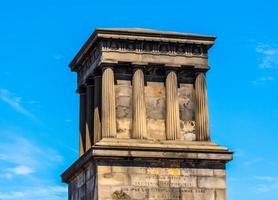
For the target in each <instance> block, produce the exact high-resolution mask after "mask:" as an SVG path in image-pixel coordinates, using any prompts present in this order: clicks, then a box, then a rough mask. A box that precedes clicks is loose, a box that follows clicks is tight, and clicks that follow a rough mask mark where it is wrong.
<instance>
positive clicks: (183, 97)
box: [115, 80, 196, 141]
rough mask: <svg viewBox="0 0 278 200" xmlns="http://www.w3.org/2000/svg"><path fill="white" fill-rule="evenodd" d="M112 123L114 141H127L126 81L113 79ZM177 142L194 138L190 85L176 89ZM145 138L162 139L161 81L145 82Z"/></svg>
mask: <svg viewBox="0 0 278 200" xmlns="http://www.w3.org/2000/svg"><path fill="white" fill-rule="evenodd" d="M115 95H116V122H117V138H131V130H132V85H131V81H129V80H117V83H116V84H115ZM178 96H179V115H180V131H181V136H182V137H181V140H188V141H193V140H196V136H195V121H194V88H193V84H180V85H179V88H178ZM145 103H146V115H147V132H148V134H147V138H149V139H157V140H165V139H166V133H165V131H166V130H165V126H166V125H165V118H166V94H165V84H164V82H149V81H148V82H147V83H146V86H145Z"/></svg>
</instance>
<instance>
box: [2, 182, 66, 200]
mask: <svg viewBox="0 0 278 200" xmlns="http://www.w3.org/2000/svg"><path fill="white" fill-rule="evenodd" d="M66 194H67V187H65V186H59V185H52V186H46V185H45V186H39V187H30V188H27V189H22V190H17V191H12V192H0V200H18V199H23V200H35V199H40V200H50V199H51V200H64V199H65V197H66Z"/></svg>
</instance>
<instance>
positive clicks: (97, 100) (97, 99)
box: [94, 76, 101, 143]
mask: <svg viewBox="0 0 278 200" xmlns="http://www.w3.org/2000/svg"><path fill="white" fill-rule="evenodd" d="M100 114H101V76H95V79H94V143H96V142H98V141H100V140H101V122H100V119H101V116H100Z"/></svg>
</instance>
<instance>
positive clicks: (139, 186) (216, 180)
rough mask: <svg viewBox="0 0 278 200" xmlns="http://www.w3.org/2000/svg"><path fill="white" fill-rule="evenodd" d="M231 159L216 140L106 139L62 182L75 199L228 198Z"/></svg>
mask: <svg viewBox="0 0 278 200" xmlns="http://www.w3.org/2000/svg"><path fill="white" fill-rule="evenodd" d="M138 144H140V145H139V146H138ZM231 159H232V153H231V152H229V151H228V150H227V149H226V148H223V147H220V146H217V145H216V144H213V143H211V142H173V141H167V142H166V141H165V142H162V143H160V144H155V143H154V142H150V141H148V142H147V141H145V142H144V141H139V140H125V139H120V140H119V139H113V138H106V139H103V140H101V141H100V142H99V143H97V144H96V145H94V146H93V147H92V148H91V149H90V150H89V151H87V152H86V153H85V154H84V155H83V156H82V157H81V158H80V159H79V160H78V161H77V162H75V163H74V164H73V165H72V166H71V167H70V168H69V169H68V170H67V171H66V172H65V173H64V174H63V175H62V178H63V181H65V182H67V183H68V184H69V188H70V189H69V190H70V194H69V199H70V200H77V199H88V200H89V199H90V200H111V199H113V200H117V199H118V200H119V199H122V200H127V199H130V200H132V199H134V200H135V199H136V200H137V199H138V200H139V199H142V200H162V199H163V200H226V170H225V163H226V162H227V161H229V160H231Z"/></svg>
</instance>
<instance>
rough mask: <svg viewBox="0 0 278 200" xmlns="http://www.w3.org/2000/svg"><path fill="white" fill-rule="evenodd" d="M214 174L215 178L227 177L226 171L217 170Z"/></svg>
mask: <svg viewBox="0 0 278 200" xmlns="http://www.w3.org/2000/svg"><path fill="white" fill-rule="evenodd" d="M213 174H214V175H215V176H226V170H225V169H215V170H213Z"/></svg>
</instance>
